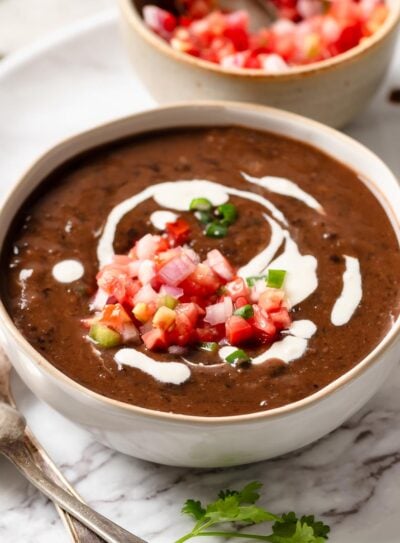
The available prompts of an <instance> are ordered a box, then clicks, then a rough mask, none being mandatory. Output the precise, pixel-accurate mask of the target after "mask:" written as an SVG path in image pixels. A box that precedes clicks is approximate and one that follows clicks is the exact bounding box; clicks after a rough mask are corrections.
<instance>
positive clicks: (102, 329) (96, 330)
mask: <svg viewBox="0 0 400 543" xmlns="http://www.w3.org/2000/svg"><path fill="white" fill-rule="evenodd" d="M89 337H90V338H91V339H93V341H95V342H96V343H97V344H98V345H100V347H104V348H105V349H109V348H110V347H116V346H117V345H120V344H121V336H120V334H118V332H116V331H115V330H112V329H111V328H109V327H108V326H106V325H105V324H100V323H98V322H97V323H94V324H92V326H91V327H90V330H89Z"/></svg>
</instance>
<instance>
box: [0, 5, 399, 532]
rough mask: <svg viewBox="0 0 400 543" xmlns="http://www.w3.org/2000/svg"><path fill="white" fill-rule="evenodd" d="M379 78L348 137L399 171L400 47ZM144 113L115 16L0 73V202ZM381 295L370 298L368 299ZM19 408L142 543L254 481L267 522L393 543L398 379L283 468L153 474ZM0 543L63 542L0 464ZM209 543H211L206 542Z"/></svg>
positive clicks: (67, 426)
mask: <svg viewBox="0 0 400 543" xmlns="http://www.w3.org/2000/svg"><path fill="white" fill-rule="evenodd" d="M397 53H398V54H397V58H396V59H395V62H394V63H393V70H392V73H391V75H390V77H389V80H388V81H387V82H386V83H385V85H384V87H383V88H382V91H381V93H380V94H379V96H377V97H376V99H375V100H374V102H373V104H372V105H371V107H370V108H369V109H368V111H367V112H366V113H364V115H363V116H362V117H361V118H359V120H358V121H357V122H356V123H354V124H353V125H352V126H351V127H350V128H349V129H348V130H347V132H348V133H349V134H351V135H353V136H354V137H356V138H357V139H359V140H360V141H362V142H364V143H366V144H367V145H368V146H369V147H370V148H372V149H373V150H374V151H376V152H377V153H378V154H379V155H380V156H381V157H382V158H383V159H384V160H385V161H386V162H387V163H388V164H389V166H391V167H392V169H393V170H394V171H395V172H397V173H398V174H399V173H400V105H399V106H394V105H390V104H389V103H388V101H387V99H386V96H387V94H388V89H390V88H392V87H394V86H396V84H397V86H398V87H400V47H399V48H398V51H397ZM152 105H154V103H153V102H152V100H151V99H150V98H149V96H148V95H147V93H146V91H145V90H144V89H143V88H142V87H141V85H140V83H139V82H138V81H137V79H136V78H135V77H134V75H133V73H132V71H131V68H130V66H129V64H128V60H127V58H126V56H125V53H124V50H123V47H122V45H121V43H120V41H119V37H118V31H117V24H116V16H115V13H114V12H109V13H104V14H102V15H101V16H98V17H96V18H94V19H90V20H89V21H87V22H84V23H81V24H79V25H77V26H74V27H72V28H71V29H69V30H68V31H66V32H63V33H61V34H57V35H56V36H54V37H51V38H50V39H46V41H44V42H41V43H40V44H38V45H36V46H34V47H31V48H30V49H29V50H26V51H24V52H22V53H19V54H17V55H14V57H10V58H9V59H7V60H6V61H3V62H2V63H0V179H1V181H0V196H2V195H4V193H5V192H6V191H7V190H8V189H9V187H10V186H11V185H12V184H13V183H14V181H15V179H16V178H17V176H18V175H19V174H20V173H21V172H22V171H23V170H25V168H26V167H27V166H28V164H29V163H30V162H31V161H32V160H33V159H34V158H35V157H36V156H37V155H38V154H39V153H41V152H42V151H43V150H45V149H46V148H48V147H50V146H52V145H53V144H55V143H56V142H57V141H58V140H60V139H61V138H63V137H64V136H67V135H69V134H72V133H75V132H78V131H80V130H82V129H85V128H88V127H90V126H93V125H95V124H97V123H100V122H103V121H106V120H109V119H113V118H116V117H119V116H123V115H125V114H127V113H131V112H133V111H137V110H139V109H144V108H146V107H151V106H152ZM377 295H379V293H377ZM15 390H16V394H17V399H18V403H19V405H20V407H21V409H22V410H23V411H24V412H25V413H26V414H27V418H28V420H29V423H30V424H31V426H32V428H33V430H34V431H35V432H36V434H37V435H38V437H39V438H40V439H41V441H42V442H43V444H44V445H45V446H46V447H47V449H48V450H49V452H50V453H51V456H52V457H53V458H54V460H55V461H56V462H57V463H58V464H59V465H60V466H61V467H62V469H63V471H64V473H65V474H66V476H67V477H68V478H69V479H70V480H71V482H72V483H74V484H75V485H76V487H77V489H78V490H79V491H80V492H81V493H82V495H83V496H84V497H85V498H86V499H87V500H88V501H89V502H90V503H91V504H93V506H94V507H96V508H97V509H98V510H99V511H101V512H102V513H104V514H105V515H108V516H109V517H111V518H113V519H114V520H116V521H117V522H119V523H121V524H122V525H124V526H125V527H127V528H128V529H130V530H132V531H135V532H136V533H137V534H138V535H140V536H142V537H144V538H145V539H146V538H147V539H149V540H150V541H151V542H152V543H171V542H172V541H174V540H175V539H177V537H178V536H179V535H182V534H183V533H184V532H185V530H186V529H187V528H188V527H189V526H190V523H189V522H187V521H186V520H185V519H184V518H182V517H181V516H180V512H179V511H180V506H181V504H182V502H183V501H184V500H185V499H186V498H188V497H199V498H202V499H205V500H206V499H211V498H212V496H213V495H214V493H216V492H217V491H218V490H219V489H220V488H223V487H226V486H230V487H235V486H240V485H241V484H243V483H245V482H248V481H251V480H255V479H259V480H261V481H263V482H264V484H265V499H264V504H268V505H269V507H270V508H271V509H272V510H273V511H276V512H281V511H286V510H296V511H299V512H311V513H315V514H317V515H324V517H325V519H326V520H327V521H328V522H329V523H330V524H331V525H332V528H333V533H332V537H331V539H330V541H331V542H332V543H377V542H379V543H398V541H399V536H398V510H399V505H398V504H399V502H400V487H399V484H398V481H399V480H400V453H399V451H400V402H399V400H398V398H399V397H400V370H399V371H397V373H396V374H394V375H393V376H392V378H391V380H390V382H389V383H388V384H387V385H386V386H385V388H384V389H383V390H381V392H380V393H379V394H378V395H377V396H376V397H375V398H374V400H373V401H372V402H370V403H369V404H368V406H367V407H366V408H365V409H364V410H363V411H362V412H361V413H360V414H359V415H357V416H356V417H354V418H353V419H352V420H351V421H350V422H349V423H347V424H346V425H345V426H344V427H343V428H341V429H340V430H338V431H336V432H334V434H332V435H331V436H328V437H326V438H325V439H323V440H322V441H320V442H319V443H317V444H315V445H313V446H311V447H309V448H307V449H306V450H305V451H301V452H299V453H295V454H293V455H291V456H290V457H287V458H282V459H278V460H273V461H269V462H264V463H260V464H256V465H253V466H245V467H243V468H236V469H229V470H225V471H221V470H207V471H193V470H192V471H189V470H184V469H176V468H166V467H159V466H155V465H152V464H147V463H145V462H141V461H139V460H135V459H132V458H128V457H125V456H123V455H120V454H117V453H114V452H113V451H111V450H109V449H106V448H104V447H103V446H101V445H98V444H97V443H95V442H93V441H92V440H91V438H90V437H89V436H88V435H87V434H86V433H85V432H83V431H82V430H81V429H78V428H76V427H75V426H74V425H72V424H71V423H70V422H68V421H66V420H65V419H63V418H62V417H60V416H59V415H58V414H57V413H55V412H53V411H52V410H51V409H50V408H48V407H47V406H45V405H43V404H41V403H39V402H38V401H37V400H36V399H35V398H34V397H33V396H32V394H30V392H29V391H28V390H26V389H25V387H24V386H23V385H22V384H21V383H20V382H18V381H16V383H15ZM0 539H1V540H2V541H3V540H4V541H12V542H13V543H27V542H28V541H29V543H31V542H32V543H36V542H39V541H40V543H53V542H54V541H58V542H59V543H63V542H65V543H66V542H67V541H68V539H67V537H66V535H65V532H64V531H63V528H62V526H61V524H60V523H59V521H58V519H57V515H56V513H55V512H54V510H53V508H52V506H50V505H49V504H47V503H46V502H45V501H44V500H43V499H41V498H39V496H38V495H37V494H36V493H35V492H34V491H33V490H32V489H31V488H30V487H29V486H28V485H27V484H25V482H24V481H23V480H22V479H21V478H20V477H19V476H18V475H17V474H16V473H15V471H14V470H13V469H12V468H10V466H9V464H7V463H6V461H4V460H0ZM215 541H216V540H215ZM210 543H211V542H210Z"/></svg>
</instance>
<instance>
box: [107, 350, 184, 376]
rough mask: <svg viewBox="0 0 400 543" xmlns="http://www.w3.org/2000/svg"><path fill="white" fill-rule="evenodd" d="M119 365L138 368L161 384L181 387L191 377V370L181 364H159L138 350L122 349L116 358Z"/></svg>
mask: <svg viewBox="0 0 400 543" xmlns="http://www.w3.org/2000/svg"><path fill="white" fill-rule="evenodd" d="M114 360H115V361H116V363H117V364H120V365H122V366H130V367H131V368H137V369H139V370H141V371H143V372H144V373H147V374H148V375H151V376H152V377H154V379H157V381H160V382H161V383H171V384H173V385H180V384H182V383H184V382H185V381H187V379H189V377H190V369H189V368H188V367H187V365H186V364H183V363H181V362H157V361H156V360H153V359H152V358H150V357H149V356H147V355H146V354H144V353H142V352H140V351H137V350H136V349H120V350H119V351H118V352H117V353H116V354H115V356H114Z"/></svg>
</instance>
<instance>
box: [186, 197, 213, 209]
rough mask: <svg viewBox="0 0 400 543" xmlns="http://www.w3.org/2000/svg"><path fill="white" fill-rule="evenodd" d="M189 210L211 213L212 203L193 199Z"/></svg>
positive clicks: (203, 199) (202, 199)
mask: <svg viewBox="0 0 400 543" xmlns="http://www.w3.org/2000/svg"><path fill="white" fill-rule="evenodd" d="M189 209H190V211H211V209H212V203H211V202H210V200H207V198H193V200H192V201H191V202H190V206H189Z"/></svg>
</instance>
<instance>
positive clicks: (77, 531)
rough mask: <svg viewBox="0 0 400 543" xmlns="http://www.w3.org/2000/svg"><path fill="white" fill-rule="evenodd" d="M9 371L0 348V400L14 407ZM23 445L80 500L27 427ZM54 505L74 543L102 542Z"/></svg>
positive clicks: (8, 363)
mask: <svg viewBox="0 0 400 543" xmlns="http://www.w3.org/2000/svg"><path fill="white" fill-rule="evenodd" d="M10 371H11V364H10V361H9V360H8V358H7V356H6V355H5V353H4V351H2V350H1V349H0V402H1V401H3V402H5V403H8V404H9V405H12V406H13V407H15V401H14V398H13V396H12V393H11V387H10ZM24 445H25V447H26V449H27V453H29V454H30V455H31V456H32V460H33V461H34V462H35V464H36V465H37V466H38V467H39V468H40V469H41V470H42V471H43V473H45V474H46V476H47V477H48V478H49V479H51V480H52V481H54V482H55V483H57V484H58V485H60V486H61V487H62V488H64V490H67V491H68V492H69V493H70V494H72V495H74V496H75V497H76V498H78V499H79V500H81V501H82V498H81V497H80V496H79V494H77V492H76V491H75V490H74V489H73V488H72V486H71V485H70V484H69V483H68V482H67V481H66V479H65V478H64V476H63V475H62V474H61V472H60V471H59V470H58V468H57V467H56V465H55V464H54V462H53V461H52V460H51V459H50V457H49V456H48V455H47V454H46V452H45V451H44V449H43V447H41V445H40V443H39V442H38V441H37V439H36V438H35V436H34V435H33V434H32V432H31V431H30V430H29V428H28V427H26V428H25V437H24ZM55 507H56V509H57V511H58V514H59V515H60V518H61V520H62V521H63V524H64V525H65V527H66V529H67V530H68V532H69V534H70V536H71V539H72V541H73V542H74V543H104V539H100V538H99V537H98V536H97V535H96V534H95V533H94V532H91V531H90V530H89V529H88V528H86V526H84V525H83V524H81V523H80V522H79V521H78V520H76V519H74V517H71V516H70V515H69V514H68V513H66V512H65V511H63V510H62V509H61V508H60V507H58V505H56V504H55Z"/></svg>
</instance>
